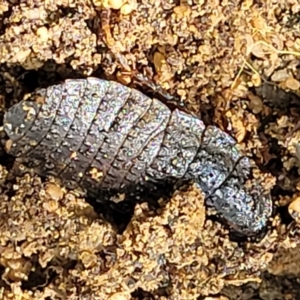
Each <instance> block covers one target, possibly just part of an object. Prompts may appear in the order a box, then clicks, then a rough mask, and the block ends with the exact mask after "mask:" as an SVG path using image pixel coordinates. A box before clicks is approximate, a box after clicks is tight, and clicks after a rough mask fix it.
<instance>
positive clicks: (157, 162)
mask: <svg viewBox="0 0 300 300" xmlns="http://www.w3.org/2000/svg"><path fill="white" fill-rule="evenodd" d="M4 128H5V130H6V132H7V134H8V136H9V137H10V139H11V141H12V142H11V143H10V147H9V149H8V152H9V153H10V154H12V155H14V156H16V157H21V158H24V161H26V162H27V163H29V164H30V165H31V166H32V167H33V168H34V169H35V170H36V171H37V172H38V173H42V174H44V175H47V174H52V175H56V176H58V177H60V178H61V179H62V180H63V181H64V183H65V184H66V185H67V186H68V187H76V186H78V185H79V186H81V187H82V188H84V189H86V190H87V191H89V192H90V193H92V194H95V195H96V194H97V193H98V192H99V191H101V190H115V191H126V188H128V187H132V186H140V187H141V186H147V185H148V184H150V182H152V183H153V182H155V181H163V180H169V181H171V182H174V183H175V182H178V181H181V180H182V181H184V180H188V179H194V180H195V181H196V183H197V184H198V185H199V186H200V187H201V189H202V191H203V192H204V193H205V195H206V197H207V198H208V200H209V201H210V202H211V203H212V204H213V205H215V207H216V208H217V210H218V211H219V212H220V213H221V214H222V215H223V217H225V218H226V219H227V221H229V223H230V224H231V225H233V226H234V227H235V228H236V229H238V230H239V231H241V232H243V233H246V234H248V233H249V234H251V233H254V232H256V231H258V230H260V229H261V228H262V227H263V226H265V224H266V222H267V219H268V217H269V215H270V214H271V200H270V198H269V196H262V195H261V193H262V187H261V186H260V185H258V184H256V183H255V182H254V184H253V186H250V187H249V185H247V186H246V185H245V181H246V179H247V177H248V175H249V172H250V171H251V166H250V162H249V160H248V159H247V158H243V157H242V156H241V155H240V153H239V151H237V149H236V148H235V141H234V140H233V139H232V138H231V137H230V136H229V135H227V134H226V133H225V132H223V131H221V130H220V129H218V128H217V127H214V126H208V127H205V126H204V124H203V122H202V121H201V120H200V119H198V118H195V117H193V116H191V115H188V114H186V113H184V112H182V111H180V110H178V109H175V110H173V111H171V110H170V109H169V108H168V107H167V106H165V105H164V104H163V103H162V102H160V101H159V100H157V99H151V98H149V97H147V96H145V95H144V94H142V93H140V92H139V91H137V90H134V89H130V88H128V87H125V86H123V85H121V84H119V83H116V82H112V81H105V80H100V79H96V78H88V79H73V80H66V81H65V82H64V83H63V84H59V85H54V86H51V87H49V88H47V89H40V90H38V91H36V92H35V93H34V94H32V95H31V97H30V98H29V99H27V100H23V101H21V102H20V103H18V104H16V105H14V106H13V107H12V108H11V109H10V110H9V111H8V112H7V113H6V115H5V118H4Z"/></svg>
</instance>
